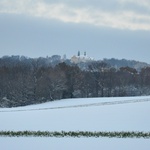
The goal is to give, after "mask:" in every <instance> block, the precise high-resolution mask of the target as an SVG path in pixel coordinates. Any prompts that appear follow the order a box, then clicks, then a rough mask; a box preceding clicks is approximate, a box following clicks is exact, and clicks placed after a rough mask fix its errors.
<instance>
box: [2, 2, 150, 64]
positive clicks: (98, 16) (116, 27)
mask: <svg viewBox="0 0 150 150" xmlns="http://www.w3.org/2000/svg"><path fill="white" fill-rule="evenodd" d="M78 51H80V52H81V54H82V53H84V51H86V52H87V55H88V56H91V57H93V58H95V59H103V58H118V59H122V58H125V59H130V60H138V61H144V62H147V63H150V0H109V1H107V0H0V57H2V56H4V55H25V56H28V57H40V56H42V57H46V56H51V55H54V54H59V55H62V56H63V55H64V54H66V55H67V57H68V58H69V57H71V56H73V55H75V54H77V52H78Z"/></svg>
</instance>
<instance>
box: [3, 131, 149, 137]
mask: <svg viewBox="0 0 150 150" xmlns="http://www.w3.org/2000/svg"><path fill="white" fill-rule="evenodd" d="M0 136H1V137H57V138H62V137H74V138H75V137H77V138H80V137H86V138H88V137H94V138H99V137H108V138H150V132H89V131H77V132H75V131H69V132H65V131H61V132H57V131H55V132H49V131H0Z"/></svg>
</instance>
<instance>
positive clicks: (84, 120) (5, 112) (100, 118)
mask: <svg viewBox="0 0 150 150" xmlns="http://www.w3.org/2000/svg"><path fill="white" fill-rule="evenodd" d="M149 114H150V96H145V97H123V98H89V99H67V100H61V101H53V102H48V103H44V104H39V105H30V106H26V107H17V108H9V109H8V108H7V109H6V108H1V109H0V130H3V131H7V130H13V131H24V130H32V131H37V130H41V131H46V130H47V131H62V130H63V131H145V132H147V131H150V117H149ZM0 146H1V148H2V149H5V150H14V149H15V150H19V149H21V150H31V149H32V150H33V149H35V150H49V149H52V150H60V149H61V150H76V149H78V150H84V149H86V150H91V149H94V150H99V149H105V150H107V149H109V150H110V149H113V150H117V149H119V150H120V149H121V150H131V149H136V150H141V149H144V150H149V148H150V139H117V138H112V139H109V138H68V137H66V138H39V137H30V138H29V137H19V138H16V137H14V138H9V137H0Z"/></svg>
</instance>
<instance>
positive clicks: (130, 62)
mask: <svg viewBox="0 0 150 150" xmlns="http://www.w3.org/2000/svg"><path fill="white" fill-rule="evenodd" d="M103 61H104V62H105V63H107V64H109V65H111V66H112V67H115V68H120V67H126V66H128V67H131V68H135V69H136V70H137V71H139V70H141V69H142V68H145V67H150V64H147V63H145V62H140V61H135V60H126V59H120V60H119V59H115V58H111V59H106V58H105V59H103Z"/></svg>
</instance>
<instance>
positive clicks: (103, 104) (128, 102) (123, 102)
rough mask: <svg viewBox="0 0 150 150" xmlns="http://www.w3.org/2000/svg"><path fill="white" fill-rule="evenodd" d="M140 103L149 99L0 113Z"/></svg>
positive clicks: (149, 100) (0, 111) (22, 110)
mask: <svg viewBox="0 0 150 150" xmlns="http://www.w3.org/2000/svg"><path fill="white" fill-rule="evenodd" d="M141 102H150V99H138V100H123V101H113V102H99V103H91V104H80V105H70V106H59V107H46V108H31V109H18V110H0V113H2V112H19V111H20V112H24V111H40V110H55V109H67V108H81V107H98V106H107V105H119V104H130V103H141Z"/></svg>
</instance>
